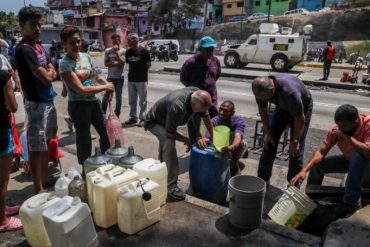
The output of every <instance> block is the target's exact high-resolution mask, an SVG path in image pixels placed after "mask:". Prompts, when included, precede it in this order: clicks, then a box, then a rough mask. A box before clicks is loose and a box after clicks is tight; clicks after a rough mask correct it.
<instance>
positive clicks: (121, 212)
mask: <svg viewBox="0 0 370 247" xmlns="http://www.w3.org/2000/svg"><path fill="white" fill-rule="evenodd" d="M159 192H160V187H159V185H158V184H157V183H156V182H154V181H153V180H150V179H140V180H137V181H135V182H133V183H131V184H129V185H127V186H124V187H121V188H120V189H119V190H118V197H117V204H118V206H117V207H118V227H119V229H120V230H121V231H122V232H124V233H126V234H134V233H136V232H139V231H141V230H143V229H145V228H146V227H148V226H150V225H153V224H154V223H156V222H158V221H159V220H160V216H161V215H160V194H159ZM149 193H150V196H149Z"/></svg>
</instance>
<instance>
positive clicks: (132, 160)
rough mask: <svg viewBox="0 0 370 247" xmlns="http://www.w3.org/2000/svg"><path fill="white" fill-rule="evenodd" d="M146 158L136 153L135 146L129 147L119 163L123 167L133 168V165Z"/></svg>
mask: <svg viewBox="0 0 370 247" xmlns="http://www.w3.org/2000/svg"><path fill="white" fill-rule="evenodd" d="M143 159H144V158H143V157H141V156H140V155H136V154H135V151H134V147H133V146H130V147H128V151H127V155H126V156H123V157H122V158H120V159H119V160H118V165H119V166H121V167H123V168H129V169H132V167H133V166H134V165H135V164H136V163H137V162H139V161H142V160H143Z"/></svg>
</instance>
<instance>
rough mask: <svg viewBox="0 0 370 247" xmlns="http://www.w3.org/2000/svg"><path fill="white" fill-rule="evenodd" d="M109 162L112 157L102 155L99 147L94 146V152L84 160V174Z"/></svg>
mask: <svg viewBox="0 0 370 247" xmlns="http://www.w3.org/2000/svg"><path fill="white" fill-rule="evenodd" d="M111 163H112V159H111V158H109V157H108V156H106V155H102V153H101V150H100V148H99V147H95V154H94V155H93V156H90V157H89V158H87V159H86V160H85V161H84V173H85V175H86V174H88V173H89V172H91V171H94V170H96V169H97V168H99V167H100V166H104V165H109V164H111Z"/></svg>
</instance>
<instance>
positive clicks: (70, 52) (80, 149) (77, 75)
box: [59, 26, 114, 171]
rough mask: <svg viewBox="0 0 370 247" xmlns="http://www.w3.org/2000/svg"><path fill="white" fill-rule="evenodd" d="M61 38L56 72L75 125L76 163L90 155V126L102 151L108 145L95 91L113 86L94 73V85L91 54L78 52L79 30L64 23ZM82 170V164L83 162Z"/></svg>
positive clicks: (111, 89)
mask: <svg viewBox="0 0 370 247" xmlns="http://www.w3.org/2000/svg"><path fill="white" fill-rule="evenodd" d="M60 39H61V41H62V43H63V46H64V48H65V49H66V51H67V54H66V55H65V56H64V57H63V59H62V60H61V61H60V64H59V73H60V76H61V78H62V80H63V82H64V83H65V84H66V86H67V89H68V113H69V115H70V116H71V118H72V121H73V123H74V126H75V129H76V147H77V159H78V163H79V164H81V165H83V163H84V161H85V160H86V159H87V158H88V157H89V156H91V148H92V144H91V134H90V126H91V125H93V126H94V128H95V129H96V131H97V132H98V133H99V136H100V139H99V143H100V149H101V152H102V153H105V151H106V150H107V149H108V148H109V139H108V134H107V130H106V128H105V120H104V114H103V111H102V109H101V104H100V101H99V100H98V98H97V97H96V96H95V94H97V93H100V92H104V91H108V92H114V86H113V84H112V83H109V82H107V81H106V80H105V78H104V77H102V76H96V81H97V82H98V83H99V84H100V85H96V86H95V85H93V79H94V68H93V66H92V62H91V57H90V56H89V55H88V54H86V53H82V52H80V46H81V37H80V31H79V29H78V28H77V27H75V26H65V27H64V28H63V29H62V31H61V33H60ZM82 170H83V171H84V167H83V166H82Z"/></svg>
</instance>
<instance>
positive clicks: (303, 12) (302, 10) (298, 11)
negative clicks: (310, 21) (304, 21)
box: [284, 8, 310, 15]
mask: <svg viewBox="0 0 370 247" xmlns="http://www.w3.org/2000/svg"><path fill="white" fill-rule="evenodd" d="M309 13H310V11H308V10H307V9H305V8H300V9H292V10H288V11H285V12H284V15H307V14H309Z"/></svg>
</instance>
